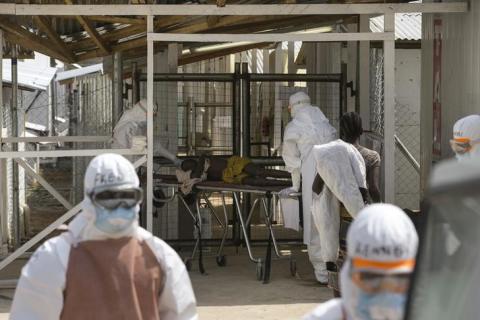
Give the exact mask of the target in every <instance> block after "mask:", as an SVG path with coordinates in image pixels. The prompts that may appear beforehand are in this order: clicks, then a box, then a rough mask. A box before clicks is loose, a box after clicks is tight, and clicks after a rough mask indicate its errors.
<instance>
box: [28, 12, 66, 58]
mask: <svg viewBox="0 0 480 320" xmlns="http://www.w3.org/2000/svg"><path fill="white" fill-rule="evenodd" d="M33 20H34V21H35V23H36V24H37V26H38V27H39V28H40V30H42V31H43V32H45V33H46V35H47V36H48V38H49V39H50V40H51V41H52V42H54V43H55V44H56V45H57V46H58V48H59V49H60V50H61V51H62V52H63V53H64V54H65V56H66V57H67V58H68V59H69V60H70V61H69V62H70V63H73V62H74V61H75V56H74V55H73V53H72V51H70V50H69V49H68V48H67V46H66V44H65V42H64V41H63V40H62V39H60V37H59V36H58V34H57V33H56V32H55V30H53V28H52V27H51V23H50V21H48V19H47V18H46V17H42V16H34V17H33Z"/></svg>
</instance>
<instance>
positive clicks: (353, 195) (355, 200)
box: [312, 139, 367, 272]
mask: <svg viewBox="0 0 480 320" xmlns="http://www.w3.org/2000/svg"><path fill="white" fill-rule="evenodd" d="M312 154H313V158H314V159H315V163H316V172H317V173H318V175H319V177H320V178H321V180H323V183H324V186H323V188H321V190H320V193H319V195H318V196H317V195H316V194H315V196H314V199H313V205H312V213H313V220H314V222H315V225H316V227H317V230H318V233H319V234H320V244H321V247H322V250H321V256H322V259H323V261H325V262H326V263H328V262H334V261H336V260H337V257H338V249H339V232H340V202H341V203H342V204H343V206H344V207H345V209H346V210H347V212H348V213H349V214H350V216H352V217H353V218H355V217H356V216H357V214H358V213H359V212H360V210H362V209H363V208H364V206H365V202H366V200H367V199H365V197H364V196H363V194H362V190H363V193H364V194H366V193H367V179H366V168H365V161H364V160H363V157H362V155H361V154H360V152H359V151H358V150H357V148H355V146H353V145H352V144H350V143H347V142H345V141H343V140H340V139H338V140H335V141H332V142H329V143H326V144H322V145H318V146H315V147H314V148H313V150H312ZM315 187H316V186H315ZM329 271H334V272H335V270H329Z"/></svg>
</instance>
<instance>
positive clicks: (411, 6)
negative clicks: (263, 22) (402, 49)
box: [0, 1, 468, 16]
mask: <svg viewBox="0 0 480 320" xmlns="http://www.w3.org/2000/svg"><path fill="white" fill-rule="evenodd" d="M0 8H2V7H0ZM4 10H5V12H6V13H3V11H0V14H1V13H3V14H12V13H11V12H12V8H11V6H8V7H5V9H4ZM416 12H419V13H464V12H468V2H466V1H464V2H449V3H364V4H363V3H362V4H284V5H271V4H257V5H255V4H252V5H247V4H242V5H228V6H225V7H223V8H222V7H217V6H216V5H189V4H186V5H180V4H176V5H161V4H156V5H135V6H132V5H55V4H46V5H45V4H44V5H34V4H16V5H15V14H16V15H27V16H28V15H32V16H33V15H52V16H53V15H55V16H58V15H70V16H77V15H82V16H98V15H113V16H117V15H118V16H145V15H154V16H172V15H177V16H178V15H184V16H213V15H217V16H227V15H228V16H236V15H241V16H272V15H312V14H313V15H331V14H334V15H335V14H389V13H390V14H393V13H416Z"/></svg>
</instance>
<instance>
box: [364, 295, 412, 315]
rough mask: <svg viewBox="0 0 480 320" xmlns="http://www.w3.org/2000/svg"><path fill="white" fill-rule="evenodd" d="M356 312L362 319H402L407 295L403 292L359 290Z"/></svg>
mask: <svg viewBox="0 0 480 320" xmlns="http://www.w3.org/2000/svg"><path fill="white" fill-rule="evenodd" d="M358 294H359V295H358V300H357V304H356V306H355V313H356V316H357V317H358V319H362V320H402V319H403V314H404V308H405V303H406V300H407V298H406V295H405V294H401V293H391V292H382V293H374V294H373V293H365V292H363V291H362V290H360V291H359V292H358Z"/></svg>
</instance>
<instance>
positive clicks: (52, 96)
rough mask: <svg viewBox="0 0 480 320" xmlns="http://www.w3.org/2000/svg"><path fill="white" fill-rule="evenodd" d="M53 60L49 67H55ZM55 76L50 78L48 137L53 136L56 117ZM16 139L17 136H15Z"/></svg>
mask: <svg viewBox="0 0 480 320" xmlns="http://www.w3.org/2000/svg"><path fill="white" fill-rule="evenodd" d="M55 66H56V63H55V59H53V58H50V67H55ZM55 82H56V81H55V76H54V77H53V78H52V81H50V99H51V100H50V103H51V106H50V108H51V113H50V116H51V118H50V119H49V121H50V125H51V127H49V130H48V135H49V136H55V135H56V134H55V117H56V115H57V114H56V111H57V85H56V83H55ZM17 137H18V135H17Z"/></svg>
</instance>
